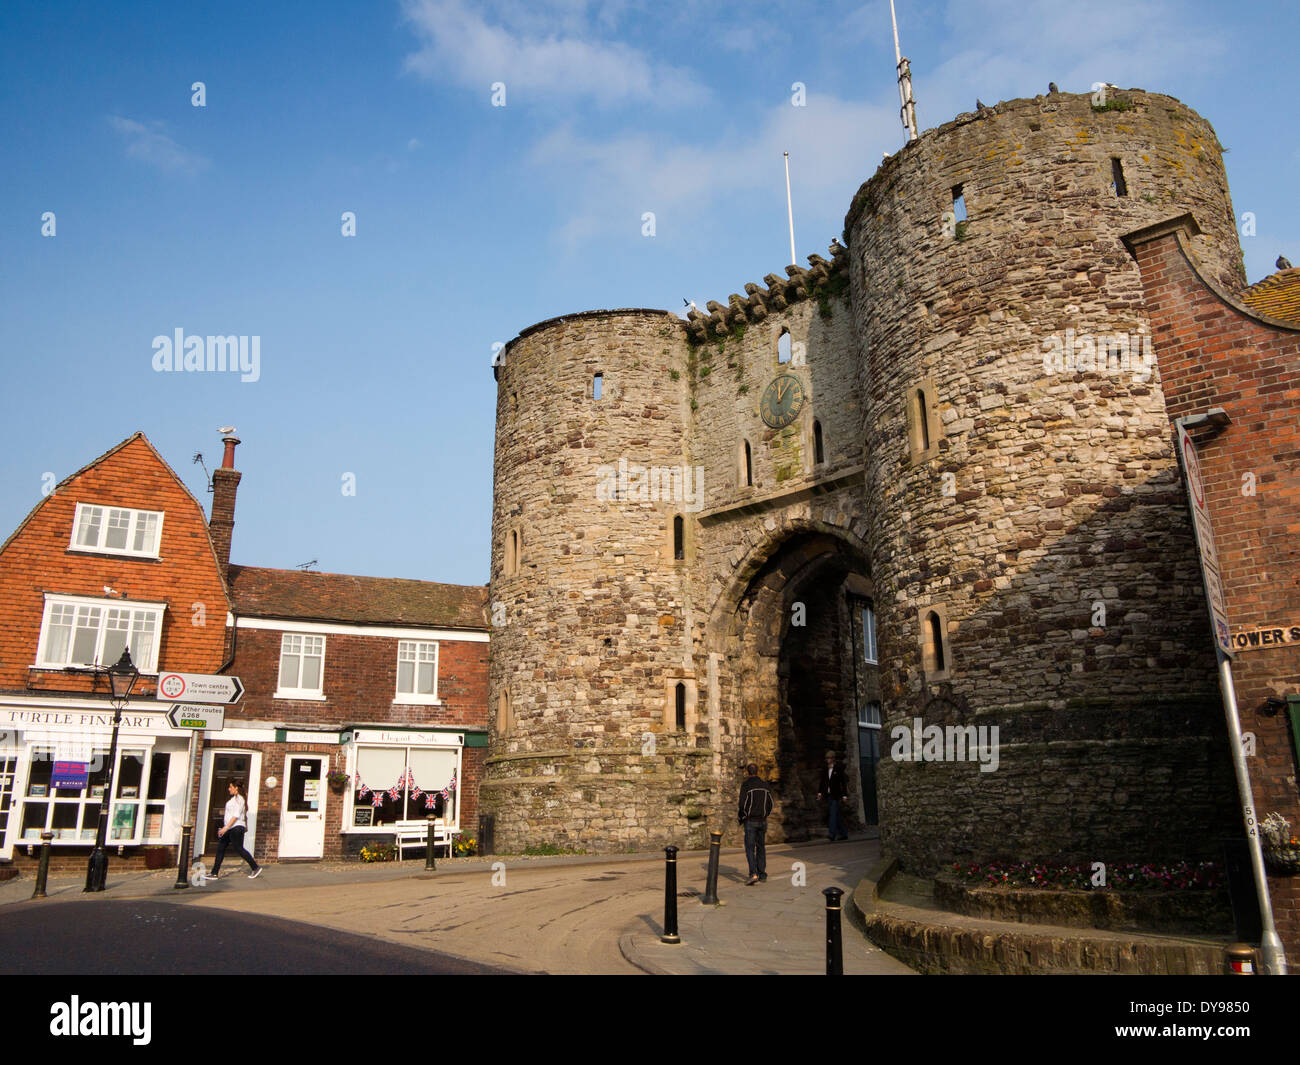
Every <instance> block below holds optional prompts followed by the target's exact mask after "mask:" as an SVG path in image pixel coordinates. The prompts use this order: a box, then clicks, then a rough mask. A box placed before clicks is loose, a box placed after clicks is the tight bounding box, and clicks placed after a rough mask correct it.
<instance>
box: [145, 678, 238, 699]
mask: <svg viewBox="0 0 1300 1065" xmlns="http://www.w3.org/2000/svg"><path fill="white" fill-rule="evenodd" d="M243 694H244V686H243V685H242V684H241V683H240V682H239V678H238V677H219V676H215V675H213V674H210V673H159V674H158V698H159V699H162V700H164V701H166V702H180V701H181V700H185V701H186V702H194V703H227V704H229V703H237V702H239V699H240V696H242V695H243Z"/></svg>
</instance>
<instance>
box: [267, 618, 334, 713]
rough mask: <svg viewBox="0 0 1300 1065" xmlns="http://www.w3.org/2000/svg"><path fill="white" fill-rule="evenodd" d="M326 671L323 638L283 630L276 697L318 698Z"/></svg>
mask: <svg viewBox="0 0 1300 1065" xmlns="http://www.w3.org/2000/svg"><path fill="white" fill-rule="evenodd" d="M324 673H325V637H324V636H299V635H296V634H293V633H285V634H284V636H283V637H282V638H281V641H280V687H279V689H278V690H277V691H276V692H275V696H274V697H275V698H277V699H295V698H302V697H303V696H307V697H308V698H316V699H319V698H321V697H322V696H321V681H322V677H323V676H324Z"/></svg>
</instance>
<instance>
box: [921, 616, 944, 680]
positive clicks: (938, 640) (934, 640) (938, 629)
mask: <svg viewBox="0 0 1300 1065" xmlns="http://www.w3.org/2000/svg"><path fill="white" fill-rule="evenodd" d="M926 622H927V623H928V624H929V626H930V661H931V662H932V663H933V664H934V672H936V673H942V672H943V671H944V670H945V669H947V668H948V667H947V663H945V662H944V656H943V625H942V623H941V622H940V621H939V615H938V614H936V613H935V612H934V611H933V610H931V611H930V613H929V615H928V616H927V618H926Z"/></svg>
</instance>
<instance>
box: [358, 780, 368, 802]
mask: <svg viewBox="0 0 1300 1065" xmlns="http://www.w3.org/2000/svg"><path fill="white" fill-rule="evenodd" d="M357 794H358V795H360V796H361V797H362V798H363V799H364V798H365V797H366V796H367V795H369V794H370V786H369V785H368V784H363V783H361V779H360V778H359V777H358V778H357Z"/></svg>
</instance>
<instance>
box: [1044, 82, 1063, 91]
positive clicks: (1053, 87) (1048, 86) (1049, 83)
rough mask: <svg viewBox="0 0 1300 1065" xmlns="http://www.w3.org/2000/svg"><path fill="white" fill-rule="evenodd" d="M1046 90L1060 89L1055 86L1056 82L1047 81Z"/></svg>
mask: <svg viewBox="0 0 1300 1065" xmlns="http://www.w3.org/2000/svg"><path fill="white" fill-rule="evenodd" d="M1047 91H1048V92H1060V91H1061V90H1060V89H1058V88H1057V87H1056V82H1054V81H1049V82H1048V83H1047Z"/></svg>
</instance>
